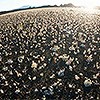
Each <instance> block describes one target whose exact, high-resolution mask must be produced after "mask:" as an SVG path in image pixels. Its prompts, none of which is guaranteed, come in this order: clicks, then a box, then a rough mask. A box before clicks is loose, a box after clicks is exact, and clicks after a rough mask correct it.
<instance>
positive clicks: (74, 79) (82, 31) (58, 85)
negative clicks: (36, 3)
mask: <svg viewBox="0 0 100 100" xmlns="http://www.w3.org/2000/svg"><path fill="white" fill-rule="evenodd" d="M0 99H1V100H100V12H99V13H87V12H85V11H82V10H79V9H67V8H50V9H35V10H30V11H23V12H16V13H12V14H6V15H0Z"/></svg>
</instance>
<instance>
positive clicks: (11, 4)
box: [0, 0, 100, 11]
mask: <svg viewBox="0 0 100 100" xmlns="http://www.w3.org/2000/svg"><path fill="white" fill-rule="evenodd" d="M65 3H73V4H75V5H78V6H88V4H90V5H91V6H100V0H0V11H5V10H11V9H15V8H19V7H22V6H25V5H31V6H42V5H47V4H50V5H54V4H57V5H60V4H65Z"/></svg>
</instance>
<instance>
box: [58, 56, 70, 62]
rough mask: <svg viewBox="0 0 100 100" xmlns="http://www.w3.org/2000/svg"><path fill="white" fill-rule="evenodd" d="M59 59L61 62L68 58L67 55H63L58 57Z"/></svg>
mask: <svg viewBox="0 0 100 100" xmlns="http://www.w3.org/2000/svg"><path fill="white" fill-rule="evenodd" d="M59 58H61V59H62V60H63V61H67V60H68V58H69V55H67V54H63V55H61V56H59Z"/></svg>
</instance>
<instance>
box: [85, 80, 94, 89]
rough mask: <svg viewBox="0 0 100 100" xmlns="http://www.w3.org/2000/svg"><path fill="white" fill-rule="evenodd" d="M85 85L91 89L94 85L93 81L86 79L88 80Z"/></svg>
mask: <svg viewBox="0 0 100 100" xmlns="http://www.w3.org/2000/svg"><path fill="white" fill-rule="evenodd" d="M84 85H85V87H89V86H91V85H92V81H91V80H90V79H86V80H85V81H84Z"/></svg>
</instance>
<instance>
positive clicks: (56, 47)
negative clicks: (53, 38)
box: [52, 45, 60, 51]
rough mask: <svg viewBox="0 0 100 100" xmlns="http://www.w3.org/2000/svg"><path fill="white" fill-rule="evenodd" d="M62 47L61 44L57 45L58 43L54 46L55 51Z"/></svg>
mask: <svg viewBox="0 0 100 100" xmlns="http://www.w3.org/2000/svg"><path fill="white" fill-rule="evenodd" d="M59 49H60V47H59V46H57V45H55V46H54V47H53V49H52V50H53V51H57V50H59Z"/></svg>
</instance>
